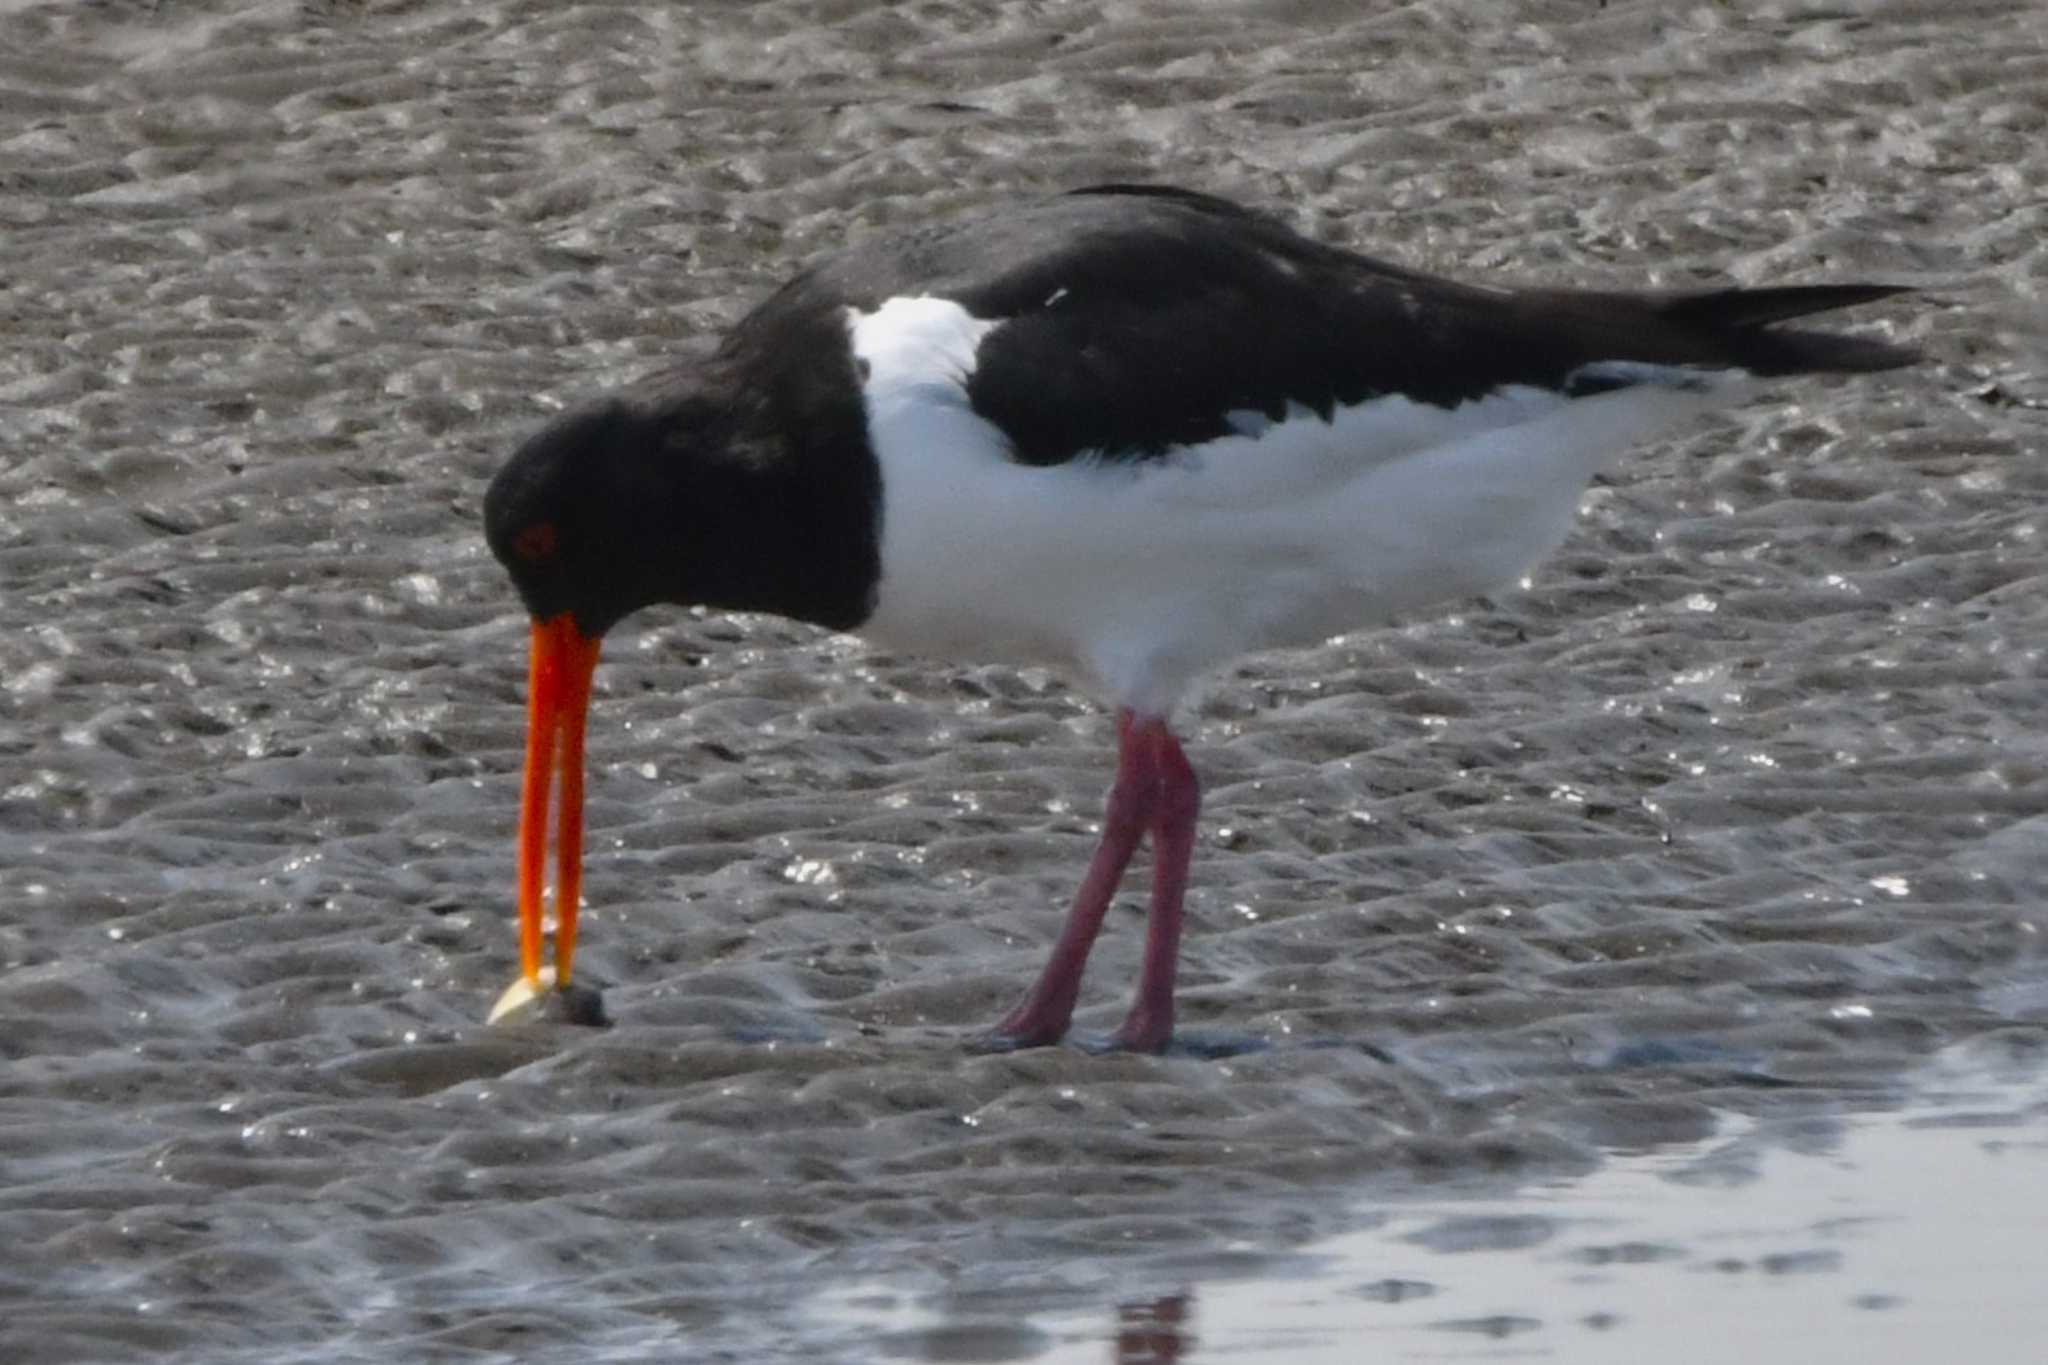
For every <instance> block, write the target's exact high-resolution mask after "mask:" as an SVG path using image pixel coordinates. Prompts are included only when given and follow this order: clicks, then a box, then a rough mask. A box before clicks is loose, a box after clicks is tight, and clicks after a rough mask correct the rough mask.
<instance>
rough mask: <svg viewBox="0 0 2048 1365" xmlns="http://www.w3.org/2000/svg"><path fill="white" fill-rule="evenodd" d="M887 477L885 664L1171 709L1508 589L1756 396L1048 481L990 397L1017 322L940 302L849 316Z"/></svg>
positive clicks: (1496, 420)
mask: <svg viewBox="0 0 2048 1365" xmlns="http://www.w3.org/2000/svg"><path fill="white" fill-rule="evenodd" d="M849 324H850V328H851V334H852V341H853V349H854V352H855V354H856V356H857V357H858V358H859V359H860V360H862V361H864V362H865V367H864V375H865V378H864V392H865V400H866V405H867V416H868V433H869V439H870V441H871V443H872V444H873V447H874V450H875V453H876V456H877V458H878V460H879V462H880V465H881V474H882V537H881V556H882V577H881V582H880V585H879V589H878V593H877V599H876V604H875V610H874V613H873V615H872V616H871V617H870V619H869V620H868V622H867V623H866V624H865V625H864V626H863V627H862V634H863V635H865V636H867V637H868V638H870V639H872V640H873V641H875V642H876V643H877V644H880V645H882V646H883V647H885V648H889V649H896V650H903V651H906V652H912V653H923V654H931V655H937V656H941V657H949V658H965V659H976V660H986V659H1007V660H1015V661H1029V662H1041V663H1047V664H1051V665H1054V666H1057V667H1062V668H1065V669H1069V670H1072V671H1074V672H1076V673H1078V674H1079V675H1080V678H1081V680H1082V681H1083V682H1085V683H1087V684H1089V685H1091V686H1093V687H1094V688H1096V689H1098V690H1099V691H1100V692H1101V693H1102V694H1103V695H1104V696H1105V698H1106V699H1107V700H1109V701H1111V702H1113V703H1115V704H1117V705H1120V706H1127V707H1131V708H1133V709H1134V710H1137V711H1140V712H1142V713H1146V714H1152V715H1165V714H1167V713H1168V712H1170V711H1171V709H1172V707H1173V706H1174V705H1175V703H1177V702H1178V701H1179V700H1180V698H1181V697H1182V695H1183V694H1184V693H1185V691H1186V689H1187V687H1188V685H1189V684H1190V683H1191V682H1192V681H1194V680H1195V678H1196V677H1198V676H1199V675H1200V674H1201V673H1203V672H1205V671H1206V670H1208V669H1210V668H1213V667H1215V666H1217V665H1219V664H1221V663H1224V662H1226V661H1228V660H1229V659H1231V658H1233V657H1235V656H1236V655H1239V654H1243V653H1246V652H1249V651H1253V650H1259V649H1268V648H1275V647H1281V646H1288V645H1301V644H1309V643H1313V642H1316V641H1319V640H1322V639H1325V638H1327V637H1329V636H1331V635H1335V634H1338V633H1341V632H1343V631H1345V630H1349V629H1354V628H1357V627H1361V626H1367V625H1373V624H1377V623H1380V622H1383V621H1385V620H1386V619H1387V618H1388V617H1390V616H1393V615H1396V614H1399V613H1405V612H1411V611H1414V610H1416V609H1418V608H1421V607H1424V606H1426V605H1428V604H1430V603H1432V602H1436V601H1440V600H1444V599H1456V598H1459V597H1466V596H1471V595H1474V594H1477V593H1481V592H1485V591H1488V590H1490V589H1495V588H1498V587H1500V586H1502V585H1504V584H1507V583H1511V582H1513V581H1515V580H1516V579H1518V578H1519V577H1520V576H1521V575H1522V574H1524V573H1525V572H1526V571H1527V570H1528V569H1529V568H1530V567H1531V566H1532V565H1534V564H1535V563H1536V562H1537V561H1538V560H1540V559H1542V558H1543V557H1544V556H1545V555H1547V554H1549V553H1550V552H1551V551H1552V550H1554V549H1555V548H1556V547H1557V545H1558V543H1559V542H1560V541H1562V540H1563V539H1564V536H1565V534H1566V532H1567V531H1568V530H1569V529H1570V526H1571V521H1572V517H1573V515H1574V513H1575V511H1576V509H1577V507H1578V502H1579V498H1580V496H1581V494H1582V492H1583V490H1584V488H1585V486H1586V483H1587V481H1588V480H1589V479H1590V478H1591V477H1592V476H1593V474H1594V473H1596V472H1597V471H1598V470H1600V469H1601V468H1602V467H1603V466H1605V465H1606V464H1607V463H1608V462H1609V461H1611V460H1613V459H1614V458H1615V457H1617V456H1618V455H1620V454H1621V453H1622V452H1624V451H1626V450H1627V449H1628V448H1629V447H1630V446H1632V445H1634V444H1636V443H1638V442H1640V441H1642V440H1644V439H1646V438H1648V437H1650V436H1653V435H1655V434H1656V433H1658V432H1659V431H1661V430H1663V429H1664V428H1666V427H1667V426H1669V425H1670V424H1672V423H1673V422H1674V421H1676V420H1677V419H1679V418H1682V417H1684V416H1686V415H1689V414H1691V413H1695V412H1698V411H1700V410H1701V409H1703V408H1704V407H1707V406H1710V405H1712V404H1713V403H1715V402H1717V401H1724V400H1725V398H1726V396H1728V395H1729V394H1730V393H1732V392H1733V391H1734V390H1735V389H1736V388H1737V387H1738V386H1737V385H1735V384H1733V383H1732V382H1724V381H1725V380H1732V379H1734V378H1737V377H1738V376H1734V375H1730V376H1725V377H1723V376H1713V377H1712V378H1713V379H1714V381H1715V382H1711V383H1707V382H1703V377H1702V376H1701V375H1700V374H1699V373H1698V372H1696V371H1679V370H1674V371H1670V372H1669V375H1670V382H1669V383H1659V382H1654V380H1655V376H1654V374H1648V373H1647V371H1646V377H1649V378H1651V379H1652V382H1646V383H1640V384H1637V385H1635V386H1632V387H1628V388H1621V389H1614V390H1610V391H1608V392H1604V393H1599V394H1594V395H1591V396H1588V397H1584V398H1575V399H1572V398H1566V397H1564V396H1562V395H1560V394H1557V393H1553V392H1550V391H1548V390H1543V389H1537V388H1533V387H1525V386H1513V387H1508V388H1504V389H1500V390H1496V391H1495V392H1494V393H1492V394H1489V395H1488V396H1486V397H1484V398H1481V399H1476V400H1473V401H1471V402H1467V403H1464V404H1462V405H1460V406H1459V407H1456V408H1449V409H1447V408H1441V407H1434V406H1430V405H1428V404H1420V403H1415V402H1412V401H1410V400H1408V399H1406V398H1403V397H1399V396H1392V395H1389V396H1383V397H1379V398H1374V399H1370V400H1368V401H1366V402H1363V403H1359V404H1355V405H1352V406H1349V407H1341V408H1338V409H1337V410H1336V411H1335V412H1334V413H1333V414H1332V417H1331V419H1330V420H1328V421H1325V420H1323V419H1322V418H1321V417H1319V416H1317V415H1315V414H1314V413H1312V412H1309V411H1308V410H1306V409H1297V410H1295V411H1292V412H1290V413H1289V414H1288V415H1287V416H1286V417H1285V418H1283V419H1282V420H1279V421H1271V420H1269V419H1267V418H1265V417H1263V416H1261V415H1258V414H1235V415H1234V417H1233V425H1234V426H1235V427H1236V433H1235V434H1232V435H1228V436H1224V437H1221V438H1219V439H1216V440H1213V441H1207V442H1203V443H1201V444H1198V445H1188V446H1183V447H1180V448H1178V449H1176V450H1173V451H1170V452H1168V453H1167V454H1165V455H1163V456H1160V457H1155V458H1148V459H1142V460H1113V459H1098V458H1080V459H1076V460H1072V461H1069V462H1067V463H1064V464H1059V465H1051V466H1031V465H1024V464H1019V463H1017V462H1016V461H1015V460H1013V459H1012V458H1011V457H1010V454H1009V448H1008V442H1007V441H1006V439H1005V437H1004V436H1003V433H1002V432H1001V431H1000V430H999V429H998V428H997V427H995V426H994V425H992V424H991V423H989V422H988V421H986V420H984V419H983V418H982V417H980V416H979V415H978V414H976V413H975V411H974V410H973V408H972V407H971V406H970V405H969V403H968V398H967V391H966V387H965V385H966V380H967V378H968V376H969V374H971V372H972V370H973V366H974V358H975V350H976V347H977V346H978V345H979V343H980V341H981V339H982V337H983V336H985V335H986V334H987V333H988V332H989V331H990V330H991V329H993V328H994V327H996V326H999V325H1000V323H999V322H990V321H987V320H984V319H978V318H975V317H972V316H971V315H969V314H968V313H967V312H966V311H965V310H964V309H963V308H961V307H960V306H959V305H958V304H956V303H953V302H950V301H948V300H944V299H937V298H928V297H927V298H899V299H891V300H890V301H889V302H887V303H886V304H884V305H883V306H881V307H880V308H878V309H876V310H875V311H874V312H872V313H858V312H855V313H853V314H852V316H851V317H850V319H849Z"/></svg>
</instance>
